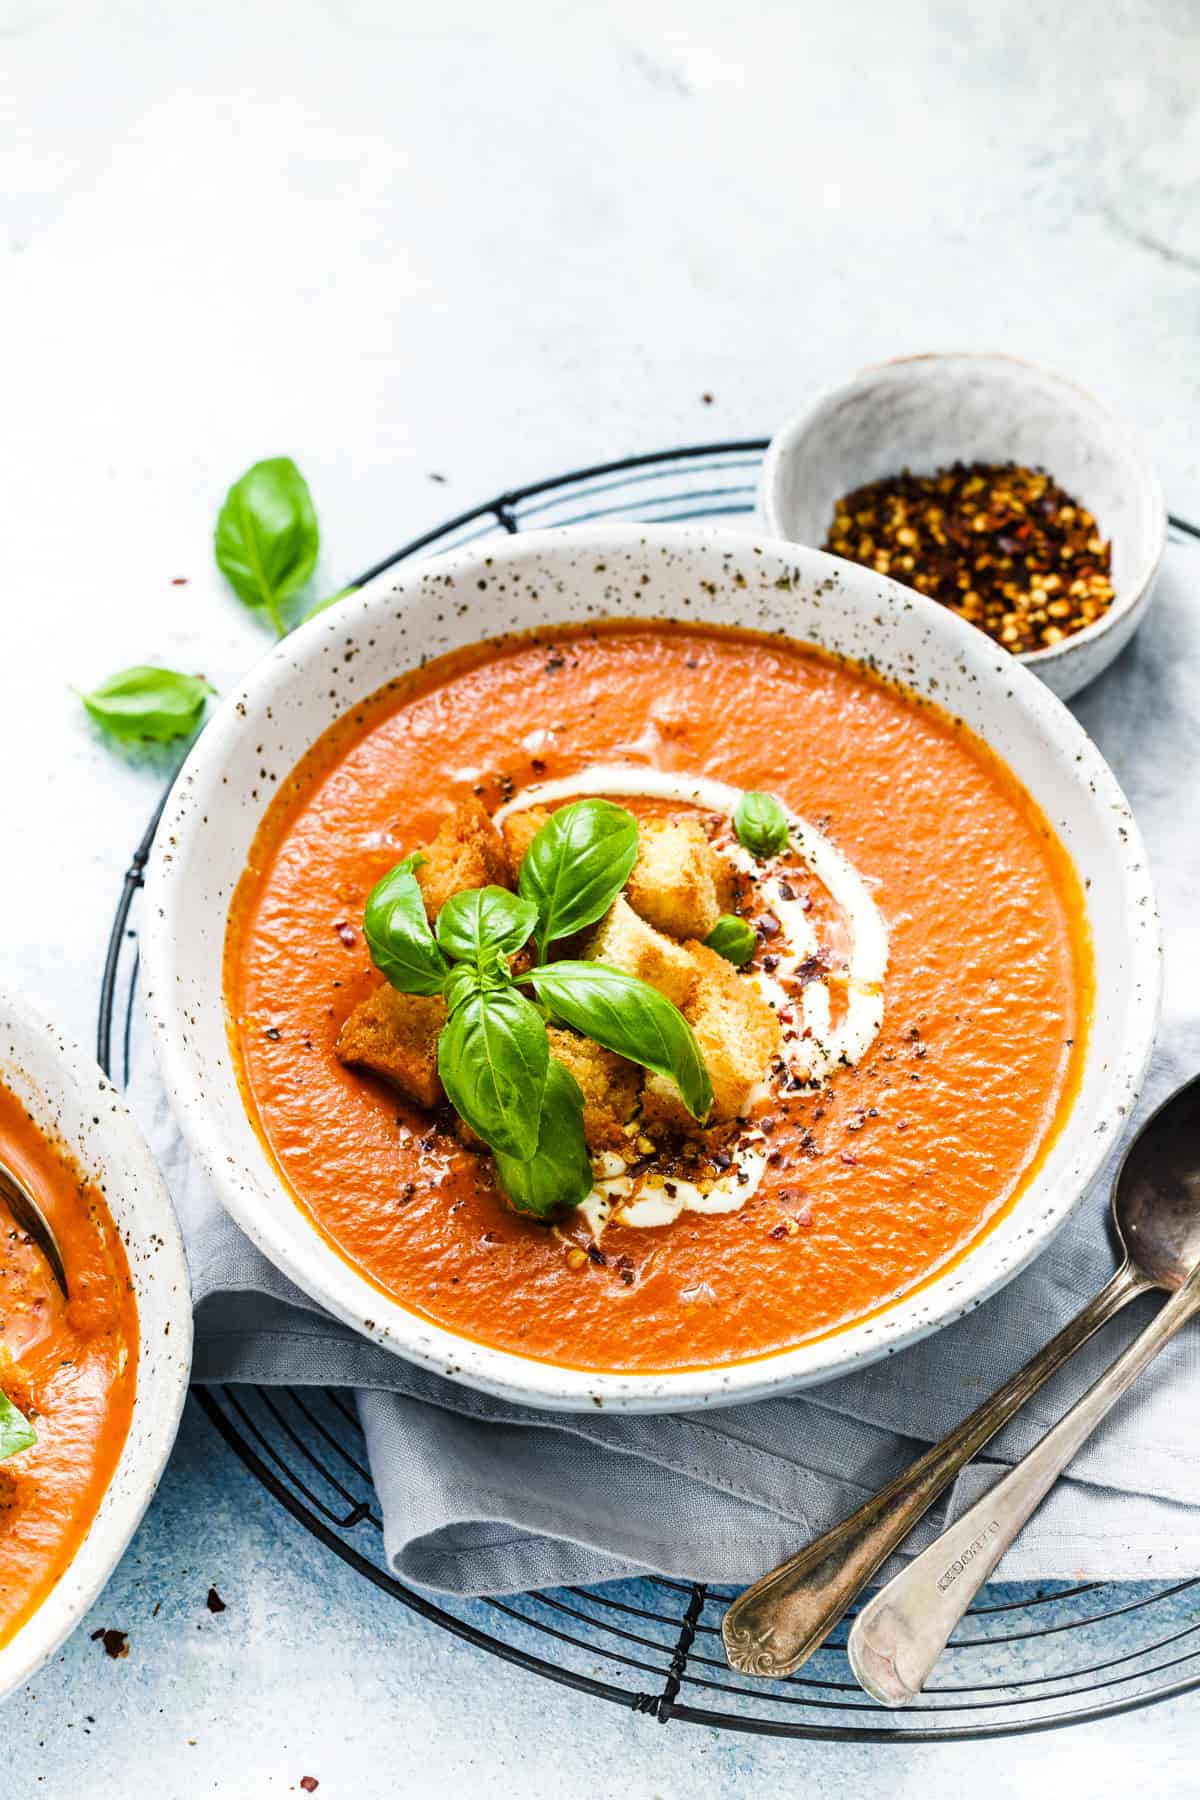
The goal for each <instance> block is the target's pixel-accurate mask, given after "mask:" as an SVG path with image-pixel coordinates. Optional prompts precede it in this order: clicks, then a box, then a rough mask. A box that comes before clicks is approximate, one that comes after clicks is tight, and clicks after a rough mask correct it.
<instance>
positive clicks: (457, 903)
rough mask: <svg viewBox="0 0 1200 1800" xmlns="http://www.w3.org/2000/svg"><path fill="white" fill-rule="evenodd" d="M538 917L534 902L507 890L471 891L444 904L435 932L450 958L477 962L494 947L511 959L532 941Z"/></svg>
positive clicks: (473, 889)
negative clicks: (487, 950)
mask: <svg viewBox="0 0 1200 1800" xmlns="http://www.w3.org/2000/svg"><path fill="white" fill-rule="evenodd" d="M537 917H538V912H537V907H536V906H535V905H534V904H533V901H532V900H522V898H521V897H520V895H519V894H510V893H509V891H508V889H507V888H502V887H483V888H470V889H469V890H468V891H467V892H466V893H463V894H451V896H450V898H449V899H448V900H447V901H445V902H444V903H443V906H442V910H441V911H440V912H439V914H438V916H437V925H436V926H435V928H434V929H435V932H436V935H437V941H438V943H439V944H440V945H441V947H442V949H443V950H444V951H445V953H446V955H447V956H453V957H456V958H458V959H459V960H460V961H465V960H471V961H474V960H477V959H478V957H479V956H480V954H481V952H482V951H484V950H485V949H489V948H492V947H495V948H496V949H498V950H502V951H504V952H506V954H508V955H510V956H511V955H512V954H513V953H514V952H515V951H517V950H519V949H520V948H521V946H522V944H526V943H528V942H529V939H530V938H531V937H532V935H533V928H534V926H535V925H536V924H537Z"/></svg>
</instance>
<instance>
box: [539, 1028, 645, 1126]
mask: <svg viewBox="0 0 1200 1800" xmlns="http://www.w3.org/2000/svg"><path fill="white" fill-rule="evenodd" d="M547 1035H548V1037H549V1039H550V1054H551V1056H554V1057H557V1059H558V1061H559V1062H560V1063H562V1065H563V1067H564V1068H566V1069H569V1070H570V1072H571V1074H572V1075H573V1076H574V1077H575V1079H576V1081H577V1082H578V1083H579V1085H580V1087H581V1088H582V1089H583V1135H584V1137H585V1138H586V1139H587V1147H588V1149H589V1150H590V1151H592V1152H593V1154H596V1153H598V1152H599V1151H601V1150H627V1149H628V1148H629V1139H628V1138H627V1137H626V1135H625V1133H624V1131H623V1130H622V1129H621V1128H622V1126H623V1125H626V1124H627V1123H628V1122H629V1120H630V1119H631V1118H632V1117H633V1114H634V1110H635V1108H636V1107H637V1098H638V1090H639V1088H640V1087H641V1084H642V1083H641V1078H642V1072H641V1070H640V1069H639V1068H637V1067H636V1066H635V1064H633V1063H631V1062H626V1060H625V1058H624V1057H623V1056H616V1055H615V1054H614V1053H613V1052H612V1051H611V1050H605V1049H604V1047H603V1046H602V1045H600V1044H595V1043H593V1042H592V1040H591V1038H585V1037H580V1036H579V1035H578V1033H576V1032H574V1031H567V1030H565V1029H564V1028H563V1027H562V1026H560V1025H550V1026H548V1027H547Z"/></svg>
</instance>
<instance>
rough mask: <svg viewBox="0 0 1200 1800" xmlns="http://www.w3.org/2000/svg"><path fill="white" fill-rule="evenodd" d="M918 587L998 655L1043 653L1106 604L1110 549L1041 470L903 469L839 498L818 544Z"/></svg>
mask: <svg viewBox="0 0 1200 1800" xmlns="http://www.w3.org/2000/svg"><path fill="white" fill-rule="evenodd" d="M825 548H826V549H827V550H832V551H833V552H834V554H835V555H837V556H845V557H848V558H849V559H850V561H852V562H859V563H863V564H865V565H866V567H867V568H873V569H876V570H878V571H879V573H880V574H882V575H890V576H891V577H892V579H893V580H895V581H902V582H904V583H905V584H906V585H907V586H908V587H911V588H917V589H918V590H919V591H920V592H921V593H923V594H928V595H929V596H930V597H931V598H932V599H934V600H938V601H940V602H941V604H942V605H943V606H947V607H949V608H950V610H951V611H952V612H956V613H958V614H959V615H960V616H961V617H962V618H964V619H968V620H970V622H971V624H972V625H977V626H979V627H980V629H981V630H983V631H986V632H987V633H988V635H989V636H990V637H992V638H994V639H995V640H996V642H997V643H999V644H1003V645H1004V647H1005V648H1006V649H1008V650H1012V651H1016V652H1023V651H1029V650H1041V649H1044V648H1045V647H1046V646H1048V645H1050V644H1057V643H1061V642H1062V641H1063V639H1064V638H1067V637H1069V636H1070V635H1071V634H1072V633H1073V632H1076V631H1082V630H1084V629H1085V628H1086V627H1087V626H1088V625H1092V624H1094V623H1095V621H1096V620H1097V619H1099V618H1100V617H1102V616H1103V614H1104V613H1105V611H1106V610H1107V609H1108V607H1110V606H1111V605H1112V601H1113V597H1114V591H1113V585H1112V545H1111V544H1110V543H1109V542H1107V541H1106V540H1105V538H1104V537H1103V536H1102V534H1101V531H1100V528H1099V526H1098V525H1097V523H1096V520H1095V519H1094V518H1093V516H1092V514H1091V513H1090V512H1088V511H1087V509H1086V507H1084V506H1081V505H1080V503H1079V502H1078V501H1077V500H1074V499H1072V497H1071V496H1070V495H1069V494H1067V493H1064V491H1063V490H1062V488H1060V487H1059V486H1058V485H1057V483H1056V482H1054V481H1053V480H1051V478H1050V476H1049V475H1047V473H1046V472H1045V470H1044V469H1029V468H1023V467H1021V466H1020V465H1019V464H1015V463H971V464H963V463H955V464H953V466H952V467H949V468H943V469H938V470H937V471H936V473H935V474H933V475H913V474H910V473H909V471H908V470H907V469H906V470H904V471H903V472H902V473H901V474H899V475H893V476H888V477H887V478H885V479H884V480H883V481H876V482H871V483H870V484H869V485H868V486H866V487H862V488H857V489H855V491H854V492H853V493H851V494H846V495H843V497H842V498H841V499H840V500H839V501H838V502H837V504H836V506H835V508H834V517H833V523H832V525H831V526H830V529H829V537H828V540H827V542H826V544H825Z"/></svg>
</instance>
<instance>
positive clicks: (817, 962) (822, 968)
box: [795, 950, 829, 987]
mask: <svg viewBox="0 0 1200 1800" xmlns="http://www.w3.org/2000/svg"><path fill="white" fill-rule="evenodd" d="M828 973H829V964H828V962H827V961H826V958H825V952H824V951H821V950H818V951H816V953H815V954H814V955H812V956H806V957H805V958H804V961H803V962H802V963H797V965H796V974H795V979H796V980H797V981H798V982H799V983H800V986H801V987H807V986H808V984H809V982H810V981H819V980H820V979H821V977H822V975H828Z"/></svg>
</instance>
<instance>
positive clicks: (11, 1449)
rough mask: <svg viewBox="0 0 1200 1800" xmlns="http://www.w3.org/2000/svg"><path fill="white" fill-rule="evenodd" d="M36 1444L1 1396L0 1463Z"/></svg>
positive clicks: (25, 1422) (20, 1417) (24, 1422)
mask: <svg viewBox="0 0 1200 1800" xmlns="http://www.w3.org/2000/svg"><path fill="white" fill-rule="evenodd" d="M581 1104H582V1102H581ZM36 1443H37V1432H36V1431H35V1430H34V1429H33V1426H32V1425H31V1424H30V1423H29V1420H28V1419H27V1418H26V1417H25V1414H24V1413H23V1412H21V1411H19V1410H18V1408H17V1407H15V1406H14V1405H13V1403H12V1401H11V1400H10V1399H9V1397H8V1395H7V1394H0V1462H3V1461H4V1459H5V1457H6V1456H15V1455H16V1454H17V1451H18V1450H28V1449H29V1447H30V1445H31V1444H36Z"/></svg>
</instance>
